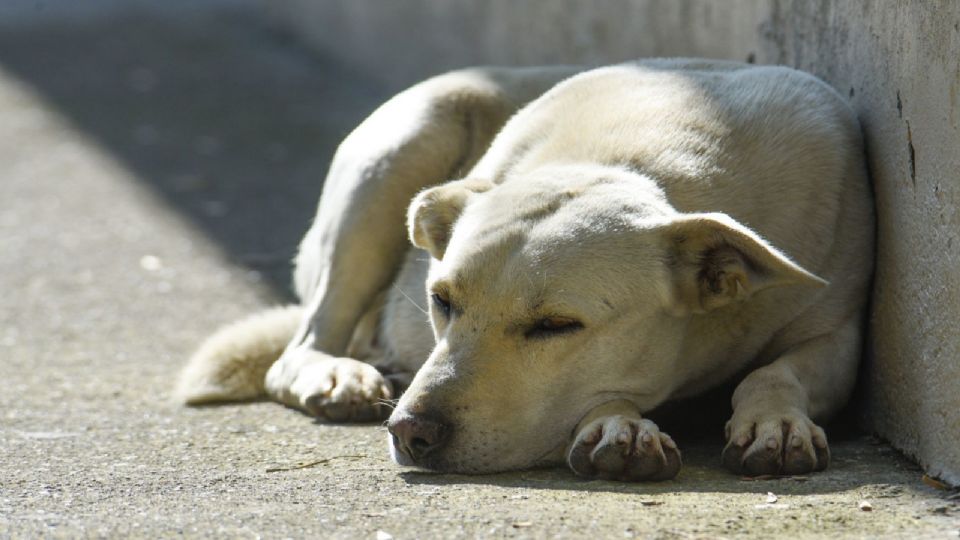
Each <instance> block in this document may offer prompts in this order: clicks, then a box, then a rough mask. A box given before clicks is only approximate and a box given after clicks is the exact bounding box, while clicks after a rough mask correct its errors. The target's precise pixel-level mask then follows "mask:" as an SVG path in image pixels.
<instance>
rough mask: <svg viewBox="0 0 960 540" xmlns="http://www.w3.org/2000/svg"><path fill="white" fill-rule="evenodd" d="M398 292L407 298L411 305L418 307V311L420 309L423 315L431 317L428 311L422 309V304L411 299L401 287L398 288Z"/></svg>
mask: <svg viewBox="0 0 960 540" xmlns="http://www.w3.org/2000/svg"><path fill="white" fill-rule="evenodd" d="M395 287H396V285H395ZM397 291H399V292H400V294H402V295H403V297H404V298H406V299H407V300H409V301H410V303H411V304H413V305H414V307H416V308H417V309H419V310H420V312H421V313H423V314H424V315H430V314H429V313H428V312H427V310H425V309H423V308H422V307H420V304H418V303H416V301H414V299H413V298H410V296H408V295H407V293H405V292H403V289H401V288H400V287H397Z"/></svg>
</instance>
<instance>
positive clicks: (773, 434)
mask: <svg viewBox="0 0 960 540" xmlns="http://www.w3.org/2000/svg"><path fill="white" fill-rule="evenodd" d="M727 441H728V442H727V446H726V447H725V448H724V449H723V454H722V455H721V461H722V462H723V465H724V467H726V468H727V469H729V470H730V471H732V472H735V473H737V474H743V475H747V476H761V475H796V474H806V473H809V472H812V471H822V470H824V469H826V468H827V465H828V464H829V463H830V449H829V447H828V445H827V436H826V434H825V433H824V431H823V429H821V428H820V426H817V425H816V424H814V423H813V422H812V421H811V420H810V419H809V418H807V417H806V415H803V414H799V413H787V414H782V415H771V416H763V417H757V418H751V419H749V420H743V419H741V418H737V417H736V415H735V416H734V419H732V420H731V421H730V422H729V423H728V424H727Z"/></svg>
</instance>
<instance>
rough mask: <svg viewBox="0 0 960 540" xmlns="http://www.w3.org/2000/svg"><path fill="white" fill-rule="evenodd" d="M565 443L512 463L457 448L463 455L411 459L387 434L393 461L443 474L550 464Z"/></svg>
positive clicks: (441, 453)
mask: <svg viewBox="0 0 960 540" xmlns="http://www.w3.org/2000/svg"><path fill="white" fill-rule="evenodd" d="M566 444H567V443H566V442H565V441H561V442H560V443H558V444H556V445H555V446H553V447H552V448H550V449H548V450H546V451H543V452H542V453H541V454H539V455H537V456H536V457H534V458H532V459H528V460H523V462H520V463H514V462H513V461H512V460H509V459H503V458H502V457H498V456H497V455H494V456H492V457H491V455H489V454H482V455H480V456H469V457H468V456H463V455H462V454H461V453H460V452H455V453H456V454H457V455H458V456H459V457H461V458H464V459H450V456H448V455H447V454H448V453H449V452H447V451H443V450H438V451H436V452H431V453H427V454H424V455H421V456H418V457H417V459H414V458H412V457H411V456H410V455H409V454H408V453H407V452H406V451H404V449H403V447H402V443H401V442H400V440H399V439H398V438H397V437H396V436H395V435H393V434H391V433H388V434H387V447H388V450H389V453H390V459H392V460H393V462H394V463H396V464H397V465H401V466H403V467H412V468H415V469H420V470H423V471H430V472H435V473H446V474H494V473H500V472H507V471H516V470H525V469H540V468H545V467H554V466H557V465H560V464H562V463H563V452H564V450H565V449H566Z"/></svg>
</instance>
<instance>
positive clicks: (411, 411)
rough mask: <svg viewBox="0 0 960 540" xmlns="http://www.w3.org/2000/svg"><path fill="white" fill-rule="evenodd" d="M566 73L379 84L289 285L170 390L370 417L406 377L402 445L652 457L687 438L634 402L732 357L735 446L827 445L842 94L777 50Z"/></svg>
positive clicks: (851, 142)
mask: <svg viewBox="0 0 960 540" xmlns="http://www.w3.org/2000/svg"><path fill="white" fill-rule="evenodd" d="M581 71H582V70H579V69H575V68H569V67H560V68H535V69H495V68H485V69H474V70H466V71H459V72H454V73H450V74H446V75H442V76H439V77H436V78H433V79H430V80H428V81H426V82H423V83H421V84H419V85H417V86H414V87H413V88H411V89H409V90H407V91H405V92H403V93H401V94H399V95H398V96H396V97H395V98H393V99H391V100H390V101H389V102H387V103H386V104H385V105H383V106H382V107H380V108H379V109H378V110H377V111H376V112H374V113H373V115H371V116H370V118H368V119H367V120H366V121H365V122H364V123H363V124H361V125H360V127H358V128H357V129H356V130H355V131H354V132H353V133H351V134H350V136H349V137H347V139H346V140H345V141H344V142H343V144H342V145H341V146H340V148H339V149H338V151H337V154H336V157H335V158H334V160H333V164H332V166H331V168H330V173H329V176H328V178H327V180H326V184H325V185H324V192H323V196H322V197H321V199H320V205H319V209H318V212H317V218H316V221H315V222H314V224H313V227H312V228H311V229H310V231H309V232H308V233H307V235H306V238H304V240H303V243H302V244H301V246H300V254H299V256H298V257H297V267H296V274H295V281H296V288H297V292H298V294H299V296H300V298H301V299H302V301H303V305H302V306H300V307H294V308H283V309H277V310H273V311H269V312H267V313H265V314H261V315H257V316H255V317H253V318H251V319H248V320H246V321H241V322H240V323H237V324H235V325H234V326H231V327H228V328H225V329H224V330H222V331H220V332H219V333H217V334H216V335H214V336H213V337H212V338H210V340H208V342H207V343H206V344H205V345H204V346H203V347H202V348H201V349H200V350H199V351H198V352H197V354H196V355H195V356H194V358H193V359H192V360H191V362H190V364H189V365H188V367H187V369H186V370H185V371H184V374H183V377H182V379H181V384H180V396H181V398H182V399H183V400H184V401H185V402H187V403H191V404H194V403H204V402H211V401H225V400H240V399H249V398H255V397H258V396H261V395H263V394H267V395H269V396H270V397H271V398H273V399H275V400H277V401H279V402H281V403H284V404H286V405H288V406H291V407H296V408H299V409H301V410H304V411H306V412H308V413H310V414H313V415H317V416H320V417H324V418H327V419H329V420H333V421H345V420H366V419H375V418H379V417H380V416H381V411H383V410H385V408H384V407H385V405H384V401H385V400H388V399H390V398H394V397H397V396H398V395H399V393H400V391H401V389H402V388H404V387H407V386H409V388H407V389H406V392H404V393H403V396H402V398H401V399H400V400H399V403H398V404H397V405H396V408H395V409H394V410H393V413H392V414H391V416H390V419H389V421H388V424H387V425H388V428H389V431H390V451H391V455H392V456H393V458H394V460H395V461H397V462H398V463H400V464H404V465H417V466H421V467H426V468H430V469H436V470H441V471H451V472H467V473H482V472H492V471H501V470H507V469H518V468H525V467H532V466H538V465H544V464H554V463H560V462H563V461H566V463H567V464H568V465H569V466H570V467H571V468H572V469H573V470H574V471H575V472H576V473H578V474H581V475H584V476H589V477H602V478H616V479H624V480H644V479H666V478H672V477H673V476H674V475H676V474H677V471H678V470H679V468H680V452H679V450H678V449H677V445H676V444H675V443H674V441H673V440H672V439H671V438H670V437H669V436H668V435H667V434H666V433H664V432H662V431H660V429H659V428H658V426H657V425H655V424H654V423H653V422H651V421H650V420H648V419H646V418H644V416H643V415H644V414H645V413H647V412H648V411H650V410H651V409H653V408H655V407H657V406H658V405H661V404H663V403H665V402H667V401H670V400H674V399H677V398H684V397H688V396H693V395H697V394H699V393H702V392H704V391H705V390H707V389H710V388H712V387H715V386H717V385H719V384H721V383H723V382H726V381H730V380H737V381H739V385H738V386H737V388H736V391H735V392H734V393H733V398H732V403H733V408H734V412H733V417H732V418H731V419H730V421H729V422H728V423H727V426H726V436H727V446H726V448H725V449H724V451H723V461H724V463H725V465H726V466H727V467H729V468H730V469H732V470H733V471H735V472H738V473H741V474H750V475H758V474H799V473H806V472H810V471H813V470H821V469H823V468H824V467H826V465H827V462H828V460H829V452H828V447H827V438H826V436H825V434H824V432H823V430H822V429H821V428H820V427H819V426H818V425H817V424H815V423H814V422H815V421H817V422H821V421H823V419H825V418H827V417H828V416H830V415H831V414H832V413H834V412H835V411H837V409H838V408H840V407H841V406H842V405H843V404H844V403H845V401H846V400H847V398H848V396H849V393H850V390H851V387H852V386H853V383H854V378H855V374H856V370H857V361H858V358H859V355H860V344H861V332H862V329H861V321H862V317H863V314H864V306H865V302H866V297H867V287H868V282H869V279H870V275H871V268H872V260H873V258H872V250H873V205H872V200H871V195H870V189H869V186H868V182H867V177H866V172H865V166H864V157H863V150H862V146H861V140H860V133H859V127H858V124H857V121H856V119H855V116H854V114H853V112H852V111H851V110H850V108H849V107H848V106H847V105H846V104H845V102H844V100H843V99H842V98H841V97H840V96H839V95H838V94H837V93H836V92H834V91H833V90H832V89H830V88H829V87H828V86H827V85H825V84H824V83H822V82H821V81H819V80H817V79H815V78H814V77H811V76H809V75H806V74H803V73H800V72H797V71H794V70H790V69H786V68H782V67H756V66H750V65H745V64H739V63H731V62H714V61H703V60H652V61H643V62H638V63H633V64H628V65H619V66H613V67H606V68H601V69H593V70H589V71H582V72H581ZM411 201H412V202H411ZM408 208H409V210H408ZM405 217H406V224H407V227H406V231H405V230H404V226H403V224H404V221H405ZM407 235H409V239H410V240H411V241H412V243H413V245H414V246H415V247H411V246H410V245H409V244H408V243H407V240H406V238H407ZM425 300H426V302H427V303H428V305H429V317H428V316H427V315H425V314H424V309H423V308H421V307H420V306H421V305H423V304H424V301H425ZM281 353H282V354H281ZM278 358H279V359H278ZM735 378H736V379H735Z"/></svg>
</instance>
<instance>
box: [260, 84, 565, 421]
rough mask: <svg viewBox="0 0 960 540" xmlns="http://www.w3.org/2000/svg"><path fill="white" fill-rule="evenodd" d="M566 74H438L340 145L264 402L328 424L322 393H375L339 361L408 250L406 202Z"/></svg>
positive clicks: (364, 372)
mask: <svg viewBox="0 0 960 540" xmlns="http://www.w3.org/2000/svg"><path fill="white" fill-rule="evenodd" d="M570 71H571V70H570V69H566V70H553V71H550V70H539V71H538V70H521V69H515V70H509V69H507V70H497V69H489V70H486V69H476V70H465V71H461V72H454V73H450V74H446V75H441V76H439V77H434V78H433V79H430V80H428V81H426V82H423V83H421V84H418V85H416V86H414V87H412V88H411V89H409V90H407V91H405V92H402V93H401V94H399V95H397V96H396V97H394V98H393V99H391V100H390V101H388V102H387V103H385V104H384V105H383V106H381V107H380V108H379V109H377V110H376V111H375V112H374V113H373V114H372V115H371V116H370V117H369V118H368V119H367V120H365V121H364V122H363V123H362V124H361V125H360V126H359V127H358V128H357V129H356V130H354V131H353V132H352V133H351V134H350V135H349V136H348V137H347V138H346V140H344V142H343V143H342V144H341V145H340V147H339V148H338V149H337V153H336V155H335V156H334V159H333V163H332V164H331V166H330V172H329V174H328V176H327V180H326V182H325V184H324V188H323V196H322V197H321V198H320V204H319V207H318V209H317V216H316V219H315V220H314V223H313V226H312V227H311V229H310V231H309V232H308V233H307V235H306V237H305V238H304V240H303V242H302V243H301V244H300V253H299V255H298V256H297V261H296V272H295V276H294V278H295V279H294V280H295V284H296V289H297V293H298V295H299V296H300V298H301V300H302V301H303V302H304V306H305V308H306V309H305V316H304V320H303V321H302V323H301V325H300V328H299V330H298V331H297V333H296V335H295V336H294V338H293V340H292V341H291V342H290V345H289V346H288V348H287V350H286V351H285V352H284V354H283V356H281V357H280V359H279V360H278V361H277V362H276V363H275V364H274V365H273V366H272V367H271V368H270V371H269V372H268V373H267V376H266V389H267V393H268V394H269V395H270V396H271V397H273V398H274V399H277V400H278V401H281V402H282V403H284V404H286V405H289V406H292V407H297V408H300V409H302V410H304V411H306V412H309V413H311V414H317V413H318V411H319V412H322V413H323V415H324V416H327V417H329V416H331V415H330V411H329V409H330V407H329V406H328V405H324V406H322V407H321V408H320V409H318V408H317V407H315V406H313V405H311V404H315V403H319V402H323V403H327V402H324V399H326V398H317V399H315V396H317V395H325V392H327V391H329V392H333V393H332V394H331V395H330V396H329V399H333V398H334V395H335V393H336V388H335V387H332V388H330V389H327V385H328V384H332V383H330V381H340V380H341V379H342V378H343V377H346V379H347V380H349V381H351V383H350V384H349V385H348V386H347V387H344V388H351V389H352V390H350V391H349V392H348V393H350V394H355V393H357V392H359V394H360V395H361V396H367V394H370V395H371V396H372V395H374V394H375V393H377V392H379V391H380V387H381V386H382V385H383V384H384V380H383V378H382V377H380V376H374V372H375V370H374V369H373V368H371V367H369V366H368V365H366V364H363V365H361V363H359V362H356V361H355V360H353V361H351V360H350V359H345V358H343V357H344V356H346V354H347V346H348V343H349V341H350V339H351V336H352V335H353V333H354V331H355V329H356V327H357V324H358V322H359V321H360V319H361V317H362V316H363V314H364V313H366V312H368V311H369V310H370V308H371V306H372V305H373V304H374V303H375V301H376V298H377V297H378V295H380V294H381V293H382V292H383V291H384V290H386V289H387V288H388V287H389V286H390V283H391V280H393V279H394V278H395V277H396V275H397V272H398V270H399V268H400V265H401V263H402V261H403V258H404V256H405V254H406V253H407V252H408V251H409V244H408V241H407V237H406V230H405V227H404V223H405V218H406V212H407V207H408V205H409V204H410V201H411V199H413V197H414V195H416V194H417V192H418V191H420V190H422V189H424V188H426V187H428V186H432V185H436V184H439V183H442V182H444V181H447V180H450V179H453V178H457V177H459V176H460V175H463V174H466V172H467V171H469V170H470V168H471V167H472V166H473V164H474V163H475V162H476V161H477V160H478V159H479V158H480V156H481V155H482V154H483V152H484V151H485V150H486V148H487V146H488V145H489V143H490V140H492V138H493V136H494V135H495V134H496V132H497V131H498V130H499V129H500V127H501V126H502V125H503V123H504V122H506V121H507V119H508V118H509V117H510V115H511V114H513V113H514V112H515V111H516V110H517V109H518V108H519V107H521V106H522V105H524V104H525V103H526V102H527V101H529V100H531V99H533V98H535V97H537V96H538V95H539V94H541V93H542V92H544V91H545V90H546V89H547V88H549V87H550V86H552V85H553V84H554V83H556V81H557V80H560V79H562V78H565V77H566V76H568V75H569V74H570ZM424 360H425V359H424ZM378 399H379V398H378ZM335 416H339V415H335Z"/></svg>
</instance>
